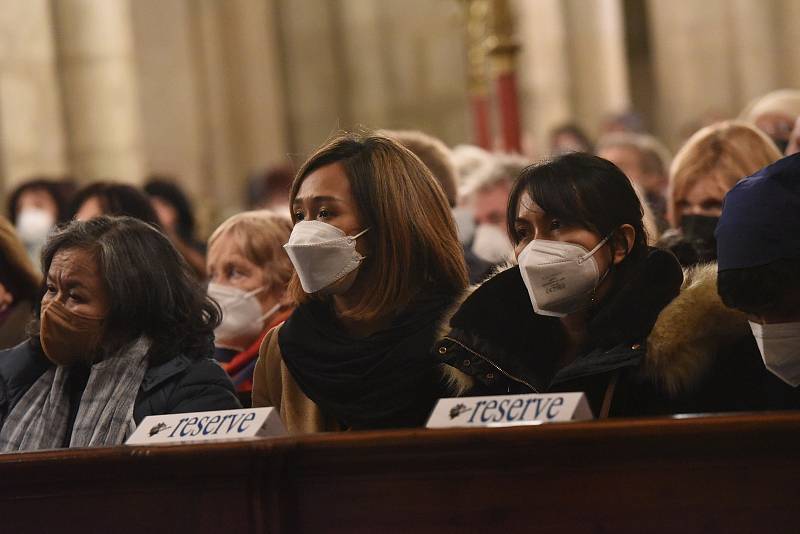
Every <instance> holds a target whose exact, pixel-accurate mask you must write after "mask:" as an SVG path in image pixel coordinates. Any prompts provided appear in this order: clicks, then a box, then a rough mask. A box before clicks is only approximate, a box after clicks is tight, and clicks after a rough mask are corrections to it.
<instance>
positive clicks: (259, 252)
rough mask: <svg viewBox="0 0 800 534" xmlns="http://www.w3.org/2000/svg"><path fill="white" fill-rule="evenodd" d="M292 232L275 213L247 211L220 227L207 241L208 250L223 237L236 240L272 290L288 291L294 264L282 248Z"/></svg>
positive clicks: (289, 223)
mask: <svg viewBox="0 0 800 534" xmlns="http://www.w3.org/2000/svg"><path fill="white" fill-rule="evenodd" d="M291 232H292V223H291V222H290V221H289V219H288V218H287V217H284V216H282V215H278V214H277V213H275V212H274V211H270V210H266V209H263V210H254V211H245V212H242V213H237V214H236V215H234V216H233V217H230V218H229V219H227V220H226V221H225V222H223V223H222V224H220V225H219V227H218V228H217V229H216V230H214V233H213V234H211V237H210V238H208V248H209V249H211V247H213V246H214V243H216V242H217V241H218V240H219V239H220V238H222V237H223V236H224V237H226V238H227V239H234V240H236V243H237V244H238V245H239V248H240V249H241V250H242V253H243V254H244V256H245V258H247V259H248V260H249V261H251V262H252V263H254V264H256V265H259V266H261V268H262V269H263V270H264V278H265V282H266V283H268V284H269V285H270V287H273V288H274V287H276V286H279V287H281V288H282V289H285V288H286V285H287V284H288V283H289V280H290V279H291V277H292V274H293V273H294V268H293V267H292V262H291V260H289V256H288V255H287V254H286V251H285V250H284V249H283V245H285V244H286V242H287V241H289V234H290V233H291Z"/></svg>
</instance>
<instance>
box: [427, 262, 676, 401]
mask: <svg viewBox="0 0 800 534" xmlns="http://www.w3.org/2000/svg"><path fill="white" fill-rule="evenodd" d="M629 273H630V274H629V276H628V277H627V278H628V279H627V283H626V284H624V285H623V286H622V287H618V288H614V289H612V293H611V294H610V295H609V296H608V298H607V299H606V300H605V302H604V303H603V304H602V305H601V306H600V307H599V308H598V309H597V310H595V311H593V312H592V316H591V319H590V321H589V324H588V340H587V342H586V344H585V345H584V348H583V350H582V351H581V352H580V353H579V355H578V356H577V357H576V358H575V359H574V360H573V361H572V362H571V363H570V364H568V365H566V366H565V367H562V368H561V369H556V367H555V360H556V358H557V357H558V356H559V355H560V354H561V353H562V352H563V350H564V344H565V341H566V339H565V335H564V333H563V330H562V326H561V321H560V320H559V319H558V318H554V317H546V316H542V315H538V314H536V313H534V311H533V307H532V305H531V301H530V298H529V296H528V292H527V290H526V288H525V285H524V282H523V281H522V277H521V275H520V272H519V269H517V268H510V269H507V270H505V271H503V272H501V273H499V274H497V275H496V276H494V277H493V278H490V279H489V280H487V281H486V282H484V284H482V285H481V286H480V287H478V288H477V289H476V290H475V291H474V292H473V293H471V294H470V295H469V296H468V297H467V298H466V300H465V301H464V302H463V304H462V305H461V307H460V308H459V309H458V311H457V312H456V313H455V314H454V315H453V316H452V318H451V319H450V321H449V328H450V331H449V333H448V334H447V335H446V336H444V337H443V338H442V340H441V341H440V342H439V343H438V345H437V346H436V349H435V350H436V351H437V352H438V354H439V356H440V357H441V359H442V362H443V363H444V364H446V365H445V366H444V367H443V371H444V372H445V376H446V377H447V379H448V380H449V381H450V384H451V386H452V388H453V393H456V394H469V395H485V394H515V393H550V392H565V391H583V392H584V393H586V396H587V399H588V401H589V405H590V407H591V408H592V411H593V412H594V413H595V415H599V414H602V415H634V414H637V413H639V412H640V411H641V410H642V408H643V406H645V405H647V406H649V405H652V404H658V400H657V398H656V396H655V393H654V392H653V388H652V387H650V386H649V384H648V383H647V382H646V381H643V380H640V379H639V376H638V374H639V370H640V368H641V365H642V361H643V359H644V356H645V354H646V347H645V343H646V340H647V336H648V334H649V333H650V330H651V329H652V327H653V324H654V323H655V322H656V318H657V317H658V314H659V313H660V312H661V310H662V309H663V308H664V307H665V306H666V305H667V304H668V303H669V302H670V301H671V300H672V299H673V298H675V297H676V296H677V295H678V293H679V291H680V287H681V282H682V280H683V273H682V271H681V268H680V265H679V264H678V262H677V260H676V259H675V257H674V256H672V255H671V254H669V253H667V252H663V251H659V250H652V251H651V252H650V254H649V255H648V256H647V257H646V258H645V259H643V260H641V261H640V263H639V265H637V266H635V269H633V270H631V271H629ZM612 399H613V402H611V401H612Z"/></svg>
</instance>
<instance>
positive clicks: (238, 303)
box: [208, 282, 280, 350]
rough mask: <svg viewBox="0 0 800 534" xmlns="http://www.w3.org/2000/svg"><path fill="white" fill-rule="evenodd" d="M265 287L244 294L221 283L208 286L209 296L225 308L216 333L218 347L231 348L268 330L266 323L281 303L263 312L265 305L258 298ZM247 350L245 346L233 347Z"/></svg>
mask: <svg viewBox="0 0 800 534" xmlns="http://www.w3.org/2000/svg"><path fill="white" fill-rule="evenodd" d="M264 289H265V288H264V287H260V288H257V289H254V290H252V291H244V290H242V289H239V288H238V287H232V286H225V285H221V284H215V283H213V282H212V283H210V284H208V296H209V297H211V298H213V299H214V300H215V301H217V304H219V307H220V308H221V309H222V322H221V323H220V324H219V326H217V328H216V329H215V330H214V338H215V344H216V345H217V346H220V347H230V345H231V343H232V342H233V341H235V340H240V339H246V338H252V339H255V338H256V337H257V336H258V335H259V334H260V333H261V332H262V331H263V330H264V320H265V319H267V318H268V317H269V316H271V315H273V314H274V313H275V312H276V311H278V309H280V303H279V304H276V305H275V306H273V307H272V309H270V310H268V311H267V313H262V312H261V303H260V302H259V301H258V299H257V298H256V295H258V294H259V293H261V292H262V291H264ZM230 348H236V349H240V350H242V349H244V348H245V347H230Z"/></svg>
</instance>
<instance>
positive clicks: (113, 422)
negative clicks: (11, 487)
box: [0, 216, 240, 452]
mask: <svg viewBox="0 0 800 534" xmlns="http://www.w3.org/2000/svg"><path fill="white" fill-rule="evenodd" d="M42 266H43V267H44V272H45V274H46V281H45V287H44V291H43V292H42V295H41V301H40V302H39V307H38V309H37V311H36V321H35V322H34V326H33V327H32V334H31V337H30V339H29V340H28V341H26V342H24V343H22V344H20V345H17V346H16V347H15V348H13V349H9V350H6V351H0V393H2V394H0V425H1V428H0V451H6V452H12V451H19V450H34V449H47V448H58V447H96V446H113V445H119V444H121V443H123V442H124V441H125V438H126V437H127V436H128V435H129V434H130V433H131V432H132V430H133V429H134V428H135V426H136V425H137V424H139V422H141V420H142V419H143V418H144V417H146V416H148V415H160V414H170V413H185V412H194V411H204V410H225V409H233V408H238V407H240V404H239V402H238V400H237V399H236V396H235V394H234V389H233V385H232V384H231V381H230V379H229V378H228V377H227V375H226V374H225V371H223V370H222V368H221V367H220V366H219V365H218V364H217V363H216V362H215V361H214V360H213V359H212V354H213V351H214V329H215V328H216V327H217V326H218V325H219V322H220V311H219V308H218V306H217V305H216V304H215V303H214V302H213V301H212V300H211V299H210V298H209V297H208V296H207V295H206V292H205V288H203V287H202V286H201V285H200V284H199V283H198V282H197V281H196V280H195V278H194V277H193V276H192V275H191V273H190V271H189V267H188V266H187V265H186V263H185V262H184V261H183V259H182V258H181V257H180V255H179V254H178V253H177V251H176V250H175V248H174V247H173V246H172V245H171V244H170V242H169V240H168V239H167V238H166V237H164V235H163V234H162V233H161V232H159V231H158V230H156V229H154V228H153V227H152V226H149V225H147V224H144V223H143V222H141V221H139V220H137V219H133V218H131V217H118V218H110V217H104V216H101V217H98V218H94V219H91V220H88V221H74V222H72V223H70V224H68V225H67V226H64V227H61V228H59V229H57V230H56V231H55V233H54V234H52V235H51V236H50V238H49V239H48V241H47V244H46V245H45V248H44V251H43V253H42Z"/></svg>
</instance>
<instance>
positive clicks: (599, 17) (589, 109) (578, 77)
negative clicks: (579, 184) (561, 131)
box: [515, 0, 630, 155]
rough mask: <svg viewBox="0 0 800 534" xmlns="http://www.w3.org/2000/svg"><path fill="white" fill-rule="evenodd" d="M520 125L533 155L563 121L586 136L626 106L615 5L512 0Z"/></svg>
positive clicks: (614, 0)
mask: <svg viewBox="0 0 800 534" xmlns="http://www.w3.org/2000/svg"><path fill="white" fill-rule="evenodd" d="M515 7H516V12H517V13H518V27H517V35H518V39H519V41H520V43H521V44H522V54H521V55H520V80H521V87H522V95H523V101H522V106H523V110H524V113H525V122H524V125H525V126H527V128H529V130H528V131H529V132H530V133H531V134H532V135H533V138H534V139H535V146H536V149H535V152H536V154H537V155H542V154H544V153H546V152H547V150H548V148H549V147H548V141H549V140H548V134H549V132H550V130H551V129H552V128H554V127H555V126H558V125H559V124H561V123H563V122H567V121H574V122H577V123H578V124H579V125H580V126H582V127H583V128H585V129H586V130H587V131H588V132H589V133H590V134H594V133H596V127H597V126H598V125H599V124H600V122H601V120H602V119H603V117H605V116H606V115H607V114H608V113H612V112H618V111H623V110H625V109H626V108H627V107H628V106H629V105H630V91H629V90H628V68H627V60H626V57H625V44H624V25H623V19H622V7H621V5H620V0H597V1H593V2H586V1H584V0H540V1H538V2H528V1H526V0H517V2H516V6H515Z"/></svg>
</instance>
